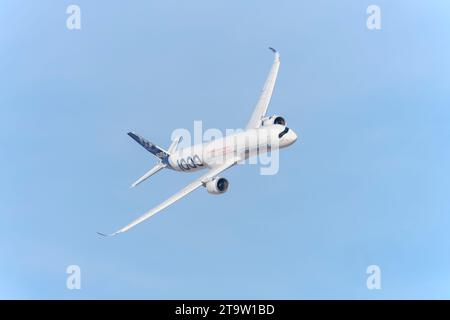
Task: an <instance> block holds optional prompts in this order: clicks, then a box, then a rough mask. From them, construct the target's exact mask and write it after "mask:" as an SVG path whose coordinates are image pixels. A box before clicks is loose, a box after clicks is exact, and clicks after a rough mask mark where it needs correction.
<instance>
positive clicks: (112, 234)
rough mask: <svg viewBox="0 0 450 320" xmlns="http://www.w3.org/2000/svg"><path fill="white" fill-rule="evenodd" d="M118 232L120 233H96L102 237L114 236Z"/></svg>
mask: <svg viewBox="0 0 450 320" xmlns="http://www.w3.org/2000/svg"><path fill="white" fill-rule="evenodd" d="M118 233H120V232H114V233H111V234H106V233H101V232H97V234H99V235H101V236H102V237H114V236H115V235H116V234H118Z"/></svg>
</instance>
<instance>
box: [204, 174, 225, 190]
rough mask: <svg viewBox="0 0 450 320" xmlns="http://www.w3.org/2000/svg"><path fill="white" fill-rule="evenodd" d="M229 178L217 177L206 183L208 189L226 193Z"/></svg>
mask: <svg viewBox="0 0 450 320" xmlns="http://www.w3.org/2000/svg"><path fill="white" fill-rule="evenodd" d="M228 185H229V183H228V180H227V179H225V178H220V177H216V178H214V179H213V180H211V181H209V182H207V183H206V190H208V192H209V193H212V194H221V193H225V192H226V191H227V189H228Z"/></svg>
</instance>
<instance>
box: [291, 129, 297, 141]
mask: <svg viewBox="0 0 450 320" xmlns="http://www.w3.org/2000/svg"><path fill="white" fill-rule="evenodd" d="M297 138H298V137H297V134H296V133H295V132H294V131H292V142H295V141H297Z"/></svg>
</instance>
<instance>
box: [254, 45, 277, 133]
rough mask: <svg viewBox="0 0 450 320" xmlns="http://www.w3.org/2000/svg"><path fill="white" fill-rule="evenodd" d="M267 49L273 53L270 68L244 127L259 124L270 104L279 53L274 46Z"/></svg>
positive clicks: (257, 125)
mask: <svg viewBox="0 0 450 320" xmlns="http://www.w3.org/2000/svg"><path fill="white" fill-rule="evenodd" d="M269 49H270V50H272V51H273V52H274V54H275V57H274V60H273V64H272V68H271V69H270V72H269V75H268V76H267V79H266V82H265V83H264V87H263V89H262V91H261V95H260V97H259V100H258V103H257V104H256V107H255V110H254V111H253V114H252V116H251V118H250V121H249V122H248V124H247V127H246V129H256V128H259V127H260V126H261V119H262V118H264V117H265V115H266V112H267V108H268V107H269V104H270V99H271V98H272V92H273V88H274V87H275V82H276V80H277V74H278V69H279V68H280V54H279V53H278V52H277V51H276V50H275V49H274V48H269Z"/></svg>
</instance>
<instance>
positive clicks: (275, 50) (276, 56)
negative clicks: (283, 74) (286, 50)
mask: <svg viewBox="0 0 450 320" xmlns="http://www.w3.org/2000/svg"><path fill="white" fill-rule="evenodd" d="M269 49H270V50H271V51H272V52H273V53H275V58H276V59H279V58H280V53H279V52H278V51H277V49H275V48H272V47H269Z"/></svg>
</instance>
